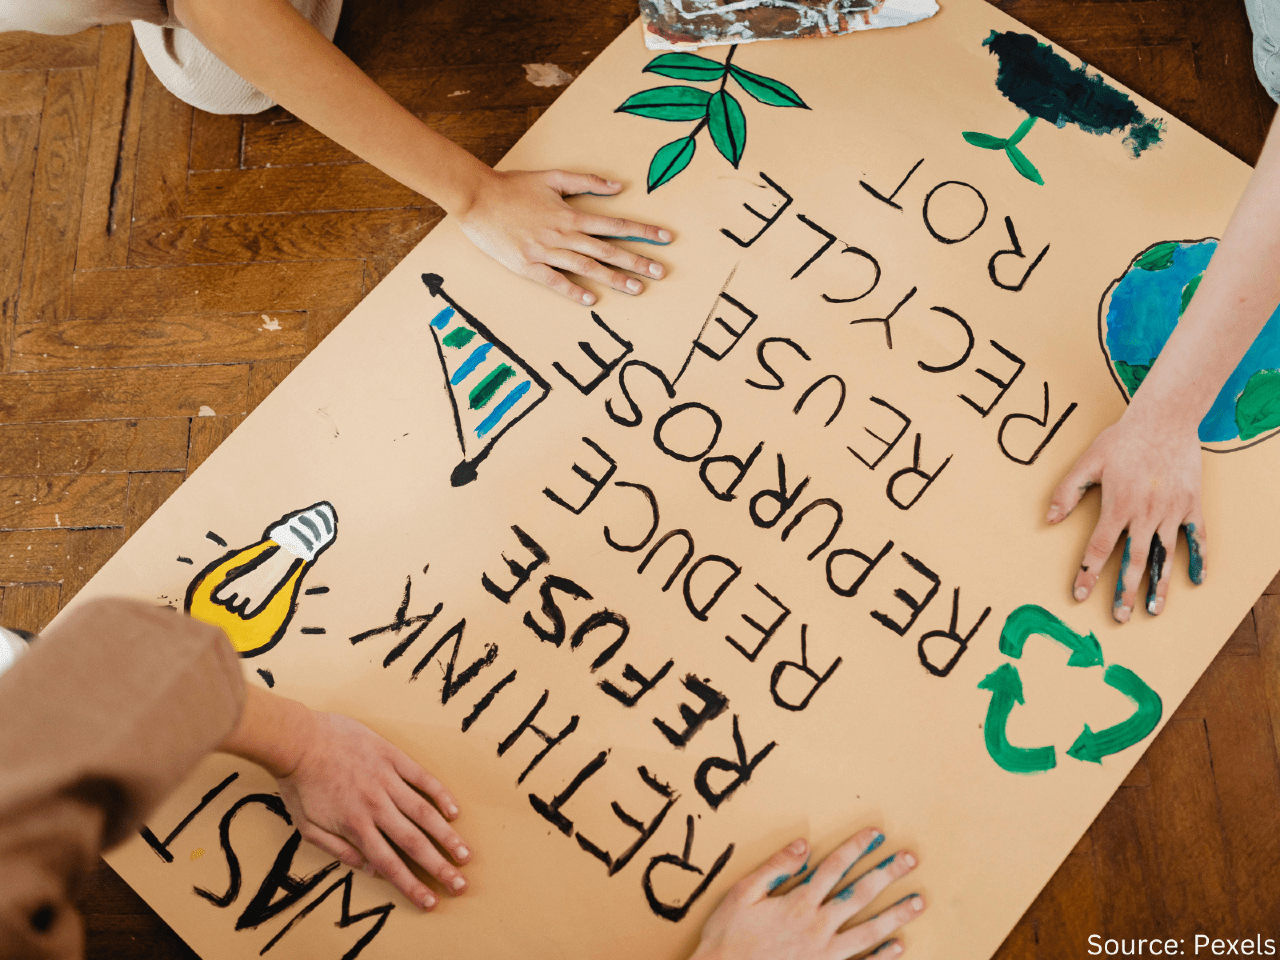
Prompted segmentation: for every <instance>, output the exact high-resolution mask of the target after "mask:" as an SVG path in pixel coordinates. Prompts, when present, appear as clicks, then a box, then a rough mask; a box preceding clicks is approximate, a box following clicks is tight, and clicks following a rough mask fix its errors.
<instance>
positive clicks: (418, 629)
mask: <svg viewBox="0 0 1280 960" xmlns="http://www.w3.org/2000/svg"><path fill="white" fill-rule="evenodd" d="M507 562H508V563H510V561H507ZM513 592H514V591H513ZM412 595H413V577H412V576H410V577H406V578H405V581H404V599H402V600H401V601H400V606H399V607H398V608H397V609H396V615H395V618H394V619H393V620H392V621H391V622H390V623H388V624H386V625H385V626H381V627H374V628H373V629H372V630H366V631H364V632H363V633H357V634H356V635H355V636H354V637H351V638H350V639H351V643H352V644H353V645H354V644H357V643H362V642H364V641H365V640H368V639H369V638H370V637H377V636H381V635H382V634H384V633H394V634H395V635H396V636H397V637H398V636H400V634H401V633H402V632H403V631H405V630H408V629H409V628H410V627H412V628H413V629H412V630H409V633H408V634H406V635H405V637H404V638H403V639H402V640H401V641H400V642H399V643H397V644H396V645H395V646H394V647H392V648H391V650H390V651H389V652H388V653H387V655H386V656H385V657H383V658H382V666H383V667H389V666H391V664H393V663H395V662H396V661H397V660H399V659H400V657H402V656H403V655H404V652H405V651H406V650H408V649H409V647H411V646H413V642H414V641H415V640H417V639H418V638H419V637H420V636H422V632H423V631H424V630H426V629H427V627H429V626H430V625H431V621H432V620H434V619H435V618H436V617H438V616H439V615H440V611H441V610H443V609H444V604H443V603H437V604H436V607H435V609H434V610H432V611H431V612H430V613H424V614H419V615H418V616H415V617H409V616H406V614H408V612H409V599H410V597H411V596H412Z"/></svg>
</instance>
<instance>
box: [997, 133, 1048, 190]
mask: <svg viewBox="0 0 1280 960" xmlns="http://www.w3.org/2000/svg"><path fill="white" fill-rule="evenodd" d="M1004 152H1005V153H1006V154H1007V155H1008V157H1009V159H1010V160H1011V161H1012V162H1013V168H1014V169H1015V170H1017V171H1018V172H1019V173H1020V174H1022V175H1023V176H1024V177H1026V178H1027V179H1028V180H1030V181H1031V182H1032V183H1038V184H1040V186H1042V187H1043V186H1044V177H1042V176H1040V171H1039V170H1037V169H1036V168H1035V165H1034V164H1032V162H1031V161H1030V160H1028V159H1027V155H1026V154H1025V153H1023V152H1022V151H1021V150H1019V149H1018V148H1017V147H1015V146H1014V145H1013V143H1012V142H1010V143H1006V144H1005V145H1004Z"/></svg>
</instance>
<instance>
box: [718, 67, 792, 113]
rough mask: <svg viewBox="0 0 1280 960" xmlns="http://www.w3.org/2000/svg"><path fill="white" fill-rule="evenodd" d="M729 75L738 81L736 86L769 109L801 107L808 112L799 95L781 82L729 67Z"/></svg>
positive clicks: (739, 68)
mask: <svg viewBox="0 0 1280 960" xmlns="http://www.w3.org/2000/svg"><path fill="white" fill-rule="evenodd" d="M729 75H730V76H732V77H733V79H735V80H737V81H738V86H740V87H742V89H743V90H745V91H746V92H747V93H748V94H750V95H751V96H752V97H754V98H755V99H757V100H759V101H760V102H761V103H767V104H768V105H769V106H771V107H801V108H803V109H805V110H808V109H809V107H808V105H807V104H806V103H805V102H804V101H803V100H801V99H800V94H798V93H796V92H795V91H794V90H792V89H791V88H790V87H788V86H787V85H786V84H785V83H783V82H782V81H781V80H774V79H773V78H772V77H762V76H761V75H760V74H758V73H752V72H751V71H750V70H743V69H742V68H741V67H735V66H730V67H729Z"/></svg>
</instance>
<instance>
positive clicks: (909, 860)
mask: <svg viewBox="0 0 1280 960" xmlns="http://www.w3.org/2000/svg"><path fill="white" fill-rule="evenodd" d="M902 862H903V863H905V864H906V865H907V866H908V867H914V866H915V865H916V858H915V857H913V856H912V855H911V854H909V853H908V854H905V855H904V856H903V858H902Z"/></svg>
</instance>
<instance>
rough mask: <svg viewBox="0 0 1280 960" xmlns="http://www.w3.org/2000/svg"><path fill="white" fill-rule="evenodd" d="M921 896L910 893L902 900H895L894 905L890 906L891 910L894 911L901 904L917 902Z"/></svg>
mask: <svg viewBox="0 0 1280 960" xmlns="http://www.w3.org/2000/svg"><path fill="white" fill-rule="evenodd" d="M919 896H920V894H918V893H908V894H907V895H906V896H905V897H903V898H902V899H901V900H895V901H894V902H893V903H891V904H889V909H890V910H892V909H893V908H894V907H896V906H897V905H898V904H900V903H906V902H907V901H908V900H915V899H917V898H918V897H919Z"/></svg>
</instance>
